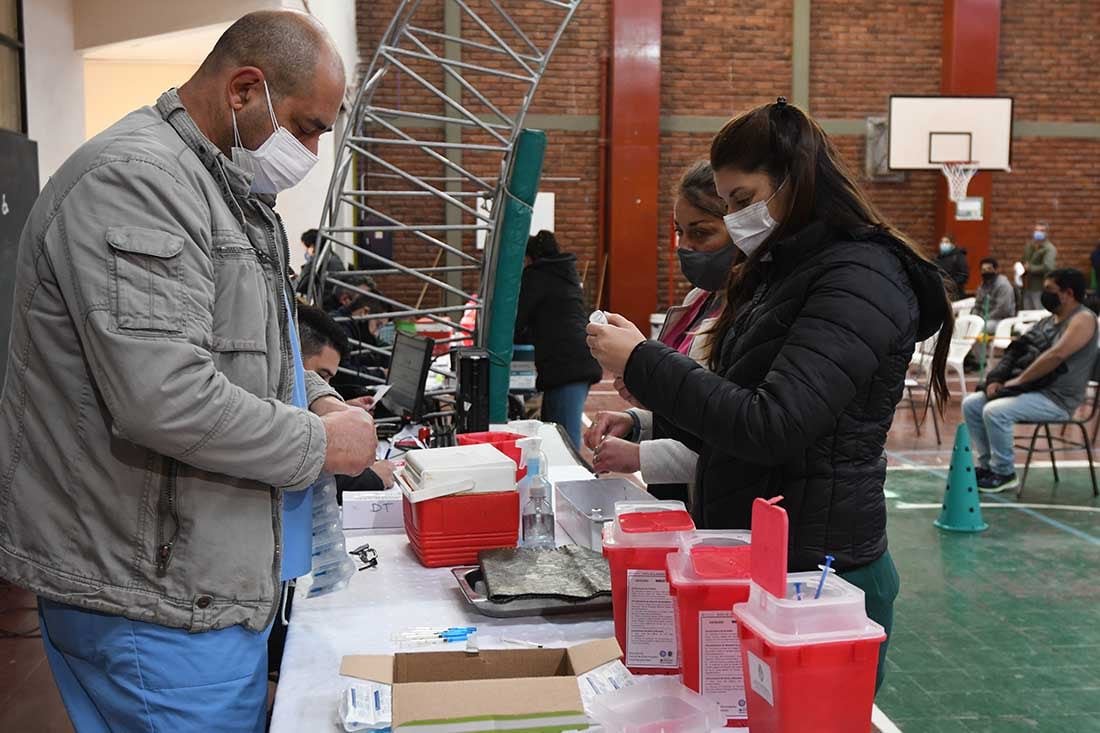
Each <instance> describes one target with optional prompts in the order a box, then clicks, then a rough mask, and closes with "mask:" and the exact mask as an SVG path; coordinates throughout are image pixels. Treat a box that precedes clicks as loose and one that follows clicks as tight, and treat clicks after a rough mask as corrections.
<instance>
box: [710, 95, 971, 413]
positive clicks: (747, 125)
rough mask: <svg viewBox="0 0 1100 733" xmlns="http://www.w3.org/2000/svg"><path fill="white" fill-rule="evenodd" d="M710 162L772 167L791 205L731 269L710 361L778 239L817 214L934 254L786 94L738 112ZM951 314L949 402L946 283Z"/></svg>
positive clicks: (943, 382)
mask: <svg viewBox="0 0 1100 733" xmlns="http://www.w3.org/2000/svg"><path fill="white" fill-rule="evenodd" d="M710 164H711V168H713V169H714V170H716V171H717V170H721V169H723V168H734V169H736V170H738V171H743V172H745V173H757V172H764V173H766V174H767V175H768V178H770V179H771V183H772V187H773V188H774V189H778V187H779V185H780V184H781V183H783V182H784V181H786V183H785V184H784V185H785V187H786V188H787V190H788V192H789V193H788V197H789V198H788V200H789V202H790V203H789V206H788V208H787V211H785V212H783V214H782V216H781V217H776V218H777V219H779V224H778V226H776V228H775V230H774V231H773V232H772V233H771V235H770V236H769V237H768V238H767V240H765V241H764V243H763V245H762V246H760V247H759V248H757V249H756V250H755V251H754V252H753V254H752V255H751V256H750V257H749V258H748V259H747V260H746V261H745V262H744V263H743V264H742V265H741V266H739V267H735V268H734V269H733V271H732V273H731V275H730V282H729V286H728V289H727V292H726V303H727V305H726V308H725V309H724V310H723V311H722V315H721V316H720V317H719V319H718V322H717V323H716V324H715V326H714V328H713V333H714V338H713V339H712V340H711V345H712V347H711V353H710V367H711V369H712V370H714V371H717V370H718V369H719V367H720V365H719V363H718V362H719V360H720V358H721V344H722V342H723V341H724V339H725V336H726V334H728V333H729V331H730V329H731V328H732V327H733V323H734V321H735V319H736V313H737V312H738V310H739V309H740V308H741V307H742V306H744V305H745V304H746V303H747V302H748V301H749V300H750V299H751V298H752V295H753V293H754V291H755V290H756V288H757V286H758V285H759V283H760V279H761V277H762V269H763V268H762V267H760V262H761V259H762V258H763V256H764V255H765V254H766V253H767V252H768V250H769V249H770V245H771V243H772V242H778V241H780V240H782V239H785V238H786V237H789V236H792V235H794V234H796V233H797V232H799V231H801V230H802V229H804V228H805V227H806V226H807V225H808V224H810V223H811V222H814V221H821V222H824V223H825V224H827V225H828V226H829V228H830V229H831V230H832V231H833V232H835V233H837V234H838V235H840V236H847V237H851V238H853V239H868V238H869V235H871V234H873V233H875V232H882V233H884V234H886V235H887V236H889V237H891V238H893V239H895V240H897V241H898V242H899V243H900V244H901V245H902V246H905V247H907V248H908V249H909V250H911V251H912V254H913V256H914V257H916V258H920V259H922V260H925V261H926V262H927V261H928V258H927V257H926V256H925V255H924V254H923V253H921V251H920V249H919V248H918V247H917V246H916V245H915V244H914V243H913V242H912V240H910V239H909V238H908V237H907V236H905V234H903V233H902V232H901V231H899V230H898V229H896V228H895V227H894V226H892V225H891V224H890V223H889V222H888V221H887V220H886V218H885V217H883V216H882V214H881V213H879V211H878V210H877V209H876V208H875V206H874V204H872V203H871V202H870V201H869V200H868V199H867V197H866V196H865V195H864V193H863V191H861V190H860V188H859V185H858V184H857V183H856V180H855V176H854V175H853V174H852V172H851V171H850V170H849V169H848V167H847V166H846V165H845V164H844V162H843V161H842V160H841V158H840V154H839V153H838V152H837V150H836V148H835V147H834V146H833V143H832V141H831V140H829V137H828V135H826V134H825V131H824V130H822V129H821V126H820V125H818V124H817V122H815V121H814V120H813V119H811V118H810V116H809V115H807V114H806V113H804V112H803V111H802V110H801V109H799V108H798V107H796V106H794V105H791V104H788V103H787V102H786V100H784V99H782V98H780V99H779V101H777V102H776V103H775V104H766V105H763V106H761V107H757V108H756V109H753V110H750V111H748V112H745V113H743V114H741V115H740V116H738V117H735V118H733V119H732V120H730V121H729V122H727V123H726V125H725V127H723V128H722V129H721V130H720V131H719V132H718V134H717V135H715V136H714V140H713V142H712V143H711V146H710ZM943 298H944V312H945V313H947V314H948V316H947V317H946V318H945V319H944V323H943V328H942V329H941V330H940V333H939V339H938V340H937V342H936V350H935V354H934V356H933V359H932V370H931V372H932V375H931V376H932V378H931V388H932V389H931V391H932V392H933V393H934V394H935V397H936V399H937V400H938V402H939V404H940V406H941V409H942V406H943V405H946V404H947V400H948V397H949V394H950V393H949V392H948V390H947V378H946V372H945V366H946V363H947V354H948V350H949V348H950V346H951V334H952V332H953V331H954V322H953V321H952V320H951V318H950V314H951V301H950V298H949V297H948V292H947V289H946V287H945V288H944V293H943Z"/></svg>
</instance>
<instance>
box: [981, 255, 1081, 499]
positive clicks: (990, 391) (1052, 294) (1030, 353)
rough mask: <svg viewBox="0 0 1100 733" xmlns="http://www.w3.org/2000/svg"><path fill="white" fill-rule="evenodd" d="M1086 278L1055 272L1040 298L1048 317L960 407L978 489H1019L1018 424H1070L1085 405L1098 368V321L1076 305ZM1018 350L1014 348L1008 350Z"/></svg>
mask: <svg viewBox="0 0 1100 733" xmlns="http://www.w3.org/2000/svg"><path fill="white" fill-rule="evenodd" d="M1084 297H1085V276H1084V275H1083V274H1082V273H1081V272H1080V271H1079V270H1074V269H1070V268H1066V269H1061V270H1054V271H1053V272H1051V273H1049V274H1048V275H1047V277H1046V279H1045V280H1044V282H1043V292H1041V293H1040V294H1039V298H1040V301H1041V302H1042V305H1043V308H1045V309H1046V310H1048V311H1050V312H1051V314H1052V315H1050V316H1048V317H1047V318H1044V319H1043V320H1041V321H1039V322H1038V323H1037V324H1035V325H1034V326H1033V327H1032V328H1031V329H1030V330H1029V331H1028V332H1027V333H1025V334H1024V335H1022V336H1020V337H1019V338H1017V339H1016V341H1013V343H1012V347H1010V348H1009V349H1007V350H1006V351H1005V357H1004V358H1003V359H1001V361H1000V363H999V364H997V366H996V367H994V368H993V369H992V370H990V372H989V375H988V376H987V377H986V383H985V387H984V389H983V390H981V391H978V392H975V393H974V394H972V395H970V396H969V397H967V398H966V399H965V400H963V404H962V409H963V417H964V418H965V420H966V425H967V427H968V428H970V439H971V440H972V441H973V442H974V449H975V452H976V453H977V454H978V464H977V466H975V469H974V470H975V473H976V474H977V479H978V490H979V491H986V492H998V491H1004V490H1005V489H1010V488H1013V487H1015V486H1017V483H1018V482H1017V481H1016V469H1015V463H1014V462H1013V442H1012V430H1013V427H1014V426H1015V425H1016V423H1018V422H1023V421H1032V420H1067V419H1069V416H1070V415H1072V414H1073V413H1074V411H1075V410H1076V409H1077V408H1078V407H1080V405H1081V403H1082V402H1084V399H1085V390H1086V388H1087V387H1088V383H1089V378H1090V376H1091V375H1092V370H1093V364H1094V363H1095V361H1096V314H1095V313H1093V312H1092V311H1090V310H1089V309H1088V308H1086V307H1085V306H1083V305H1081V301H1082V299H1083V298H1084ZM1013 347H1015V348H1013Z"/></svg>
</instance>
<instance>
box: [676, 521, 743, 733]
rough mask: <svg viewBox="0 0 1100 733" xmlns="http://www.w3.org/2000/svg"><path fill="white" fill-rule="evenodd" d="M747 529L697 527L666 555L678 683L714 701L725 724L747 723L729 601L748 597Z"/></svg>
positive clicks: (737, 640)
mask: <svg viewBox="0 0 1100 733" xmlns="http://www.w3.org/2000/svg"><path fill="white" fill-rule="evenodd" d="M749 538H750V535H749V531H748V530H715V531H707V530H697V531H696V532H693V533H690V534H687V535H685V536H684V540H683V544H682V545H681V547H680V549H679V551H678V552H674V553H671V554H670V555H668V558H667V563H668V583H669V590H670V592H671V593H672V597H673V598H674V599H675V604H676V606H675V608H676V632H677V633H676V641H677V651H678V652H679V658H680V669H681V672H680V676H681V678H682V680H683V682H684V685H686V686H687V687H690V688H691V689H692V690H695V691H696V692H698V693H700V694H702V695H705V696H706V697H708V698H709V699H711V700H713V701H714V702H716V703H718V704H719V705H720V706H721V708H722V714H723V715H725V716H726V726H727V727H733V728H743V727H745V726H747V725H748V724H749V721H748V706H747V701H746V698H745V678H744V674H743V673H742V666H741V641H740V638H739V637H738V635H737V620H736V619H735V618H734V617H733V604H735V603H743V602H744V601H747V600H748V599H749V583H750V578H751V566H750V556H749V553H750V551H751V547H750V544H749Z"/></svg>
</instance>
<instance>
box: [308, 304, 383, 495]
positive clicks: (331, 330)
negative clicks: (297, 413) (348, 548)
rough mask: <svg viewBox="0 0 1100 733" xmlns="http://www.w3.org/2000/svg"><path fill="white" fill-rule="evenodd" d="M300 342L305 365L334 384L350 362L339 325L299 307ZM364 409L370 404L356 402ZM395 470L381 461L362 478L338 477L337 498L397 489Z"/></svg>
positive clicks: (320, 313) (310, 308)
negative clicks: (344, 364) (349, 493)
mask: <svg viewBox="0 0 1100 733" xmlns="http://www.w3.org/2000/svg"><path fill="white" fill-rule="evenodd" d="M298 338H299V340H300V341H301V342H302V364H303V366H305V368H306V369H307V370H309V371H313V372H316V373H317V374H318V376H320V377H321V378H322V379H324V380H325V381H326V382H331V381H332V378H333V377H334V376H336V373H337V370H338V369H339V368H340V362H341V361H343V360H344V359H346V358H347V355H348V351H349V349H348V339H347V336H345V335H344V331H343V329H341V328H340V326H339V324H337V323H336V321H334V320H332V318H330V317H329V316H328V315H327V314H326V313H325V312H324V311H322V310H321V309H320V308H315V307H313V306H309V305H302V306H298ZM351 404H359V405H360V406H365V405H369V404H370V402H369V401H368V402H357V401H355V400H353V401H352V403H351ZM393 471H394V466H393V464H392V463H390V462H389V461H378V462H376V463H375V464H374V465H373V466H371V467H370V468H368V469H367V470H366V471H364V472H363V473H361V474H359V475H358V476H337V477H336V491H337V497H338V498H339V497H342V495H343V493H344V492H345V491H382V490H383V489H388V488H390V487H391V486H393Z"/></svg>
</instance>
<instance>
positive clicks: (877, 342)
mask: <svg viewBox="0 0 1100 733" xmlns="http://www.w3.org/2000/svg"><path fill="white" fill-rule="evenodd" d="M911 321H912V315H911V313H910V310H909V306H908V302H907V300H906V299H905V297H904V296H903V294H902V292H901V290H900V289H899V287H898V285H897V284H896V283H894V282H893V281H892V280H890V279H889V278H888V277H887V276H886V275H885V274H883V273H882V272H880V271H878V270H876V269H874V268H871V267H863V266H858V265H851V264H846V265H845V266H844V267H835V268H832V269H830V270H826V271H825V272H823V273H822V274H821V276H820V277H819V278H818V280H817V281H816V282H815V283H814V284H813V286H812V287H811V288H810V290H809V291H808V293H807V297H806V300H805V302H804V304H803V306H802V309H801V311H800V312H799V314H798V316H797V317H796V319H795V321H794V323H793V324H792V325H791V328H790V331H789V332H788V334H787V338H786V341H785V343H784V345H783V347H782V349H780V351H779V353H778V355H777V356H776V358H775V360H774V361H773V362H772V364H771V366H770V368H769V370H768V372H767V374H766V375H765V376H764V378H763V380H762V381H760V383H759V384H758V385H757V386H755V387H752V388H748V387H742V386H741V385H738V384H736V383H734V382H732V381H730V380H729V379H726V378H725V377H723V376H720V375H718V374H712V373H711V372H709V371H707V370H706V369H704V368H703V367H702V366H700V365H699V364H697V363H696V362H695V361H693V360H692V359H689V358H688V357H686V356H683V355H682V354H680V353H678V352H676V351H674V350H672V349H670V348H669V347H667V346H664V345H663V344H660V343H657V342H653V341H646V342H644V343H642V344H640V345H639V346H638V347H637V348H635V349H634V352H633V353H632V354H631V356H630V359H629V361H628V362H627V366H626V374H625V375H624V381H625V382H626V386H627V388H628V389H629V390H630V392H631V393H632V394H633V395H634V396H635V397H636V398H638V400H639V401H640V402H641V403H642V404H644V405H646V406H647V407H649V408H650V409H652V410H653V411H654V412H655V413H657V414H660V415H664V416H665V417H666V418H668V419H669V420H670V421H671V422H672V423H673V424H674V425H676V426H677V427H679V428H680V429H682V430H686V431H688V432H690V433H692V434H694V435H696V436H697V437H698V438H699V439H700V440H701V441H702V442H703V443H706V444H707V445H710V446H712V447H714V448H716V449H718V450H720V451H722V452H723V453H726V454H729V455H731V456H734V457H736V458H739V459H742V460H745V461H748V462H751V463H755V464H758V465H779V464H781V463H783V462H785V461H787V460H789V459H790V458H792V457H794V456H797V455H798V454H800V453H801V452H803V451H805V449H806V448H807V447H808V446H809V445H810V444H811V443H812V442H813V441H814V440H816V439H817V438H819V437H820V436H821V435H824V434H825V433H826V432H828V431H829V430H830V429H832V428H833V427H834V426H835V424H836V421H837V419H838V417H839V416H840V414H841V413H842V412H843V410H844V408H845V407H846V406H847V405H848V403H849V402H851V400H852V399H853V397H854V396H855V395H856V393H857V390H859V388H860V387H863V386H864V385H866V383H867V382H868V381H869V380H870V379H871V378H872V376H873V375H874V374H875V372H876V371H877V370H878V368H879V360H880V359H881V358H882V357H883V356H884V355H886V354H888V353H890V352H891V348H892V347H894V346H895V345H896V342H897V340H898V339H899V338H900V336H901V334H900V332H899V327H905V326H907V325H908V324H910V323H911Z"/></svg>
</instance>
